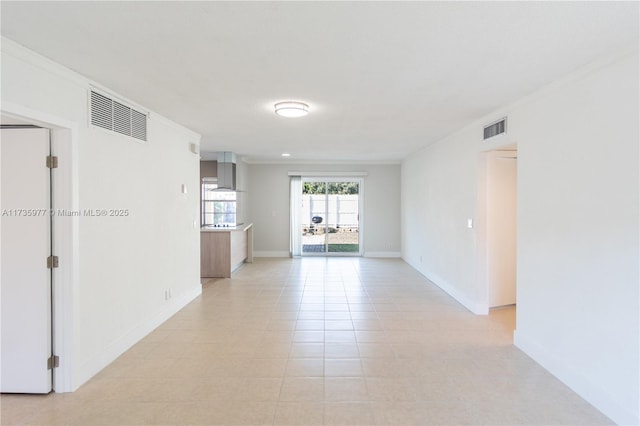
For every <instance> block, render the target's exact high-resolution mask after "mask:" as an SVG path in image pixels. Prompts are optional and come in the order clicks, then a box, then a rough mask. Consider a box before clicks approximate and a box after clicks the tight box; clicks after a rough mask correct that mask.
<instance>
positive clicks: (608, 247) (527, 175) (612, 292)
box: [402, 49, 640, 424]
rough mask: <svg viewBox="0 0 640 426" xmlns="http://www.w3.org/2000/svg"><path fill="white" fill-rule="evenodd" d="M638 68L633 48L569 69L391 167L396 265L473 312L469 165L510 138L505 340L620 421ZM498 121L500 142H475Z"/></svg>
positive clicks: (634, 348)
mask: <svg viewBox="0 0 640 426" xmlns="http://www.w3.org/2000/svg"><path fill="white" fill-rule="evenodd" d="M635 52H637V49H636V50H635ZM638 72H639V70H638V56H637V53H634V54H629V55H627V56H625V57H623V58H620V57H618V58H617V59H610V60H609V61H608V62H605V61H603V62H602V63H600V64H594V65H592V66H590V67H589V69H584V70H579V71H577V72H576V73H574V74H573V75H572V76H569V77H567V78H566V79H565V80H564V81H562V82H558V83H556V84H554V85H551V86H549V87H547V88H545V89H543V90H541V91H540V92H539V93H536V94H533V95H531V96H529V97H528V98H527V99H524V100H522V101H521V102H519V103H517V104H515V105H513V106H511V107H508V108H505V109H503V110H500V111H496V112H495V113H494V114H491V115H488V116H486V117H485V118H484V119H482V120H480V121H478V122H476V123H472V124H470V125H469V126H468V127H467V128H465V129H463V130H461V131H460V132H458V133H456V134H454V135H452V136H450V137H448V138H446V139H444V140H442V141H440V142H439V143H436V144H435V145H432V146H430V147H428V148H426V149H424V150H423V151H421V152H419V153H416V155H412V156H411V157H410V158H409V159H407V160H406V161H405V162H404V163H403V167H402V182H403V184H402V215H403V216H402V219H403V224H402V238H403V240H402V253H403V257H404V258H405V259H406V261H407V262H409V263H410V264H411V265H413V266H414V267H416V268H417V269H418V270H420V271H421V272H422V273H424V274H425V275H426V276H427V277H429V278H431V279H432V280H434V281H435V282H436V283H437V284H439V285H441V286H442V287H443V288H445V289H446V290H447V291H449V292H450V293H451V294H453V295H454V296H455V297H457V298H458V300H460V301H461V302H462V303H464V304H465V305H466V306H468V307H469V308H470V309H472V310H474V309H477V310H478V311H482V310H483V309H484V308H485V304H486V294H487V292H486V284H482V285H480V284H479V283H482V282H483V280H478V279H477V277H476V276H475V273H474V272H475V270H476V266H481V265H476V264H475V261H476V254H477V252H476V247H475V246H476V235H474V234H475V230H472V229H467V228H466V218H468V217H474V214H475V209H476V206H477V197H478V191H477V188H478V181H477V178H478V173H477V172H478V167H477V165H478V161H477V157H478V155H479V152H480V151H482V150H485V149H490V148H498V147H499V146H500V145H501V144H504V145H507V144H510V143H512V142H517V145H518V225H517V229H518V231H517V233H518V255H517V256H518V264H517V268H518V271H517V290H518V296H517V303H518V313H517V331H516V333H515V343H516V345H517V346H518V347H520V348H521V349H523V350H524V351H525V352H527V353H528V354H529V355H530V356H532V357H533V358H534V359H535V360H537V361H538V362H539V363H541V364H542V365H543V366H544V367H546V368H547V369H549V370H550V371H551V372H552V373H553V374H555V375H556V376H557V377H559V378H560V379H561V380H563V381H564V382H565V383H567V384H568V385H569V386H570V387H572V388H573V389H574V390H575V391H576V392H577V393H578V394H580V395H581V396H583V397H584V398H585V399H587V400H588V401H589V402H591V403H592V404H593V405H595V406H596V407H597V408H599V409H600V410H601V411H602V412H603V413H604V414H606V415H608V416H609V417H611V418H612V419H613V420H614V421H616V422H618V423H622V424H638V422H639V421H640V419H639V415H638V405H639V384H638V377H639V370H638V364H639V362H638V360H639V351H638V344H639V341H638V336H639V335H640V329H639V316H638V312H639V303H638V302H639V299H638V297H639V294H638V282H639V273H638V255H639V250H638V233H639V226H638V217H639V213H640V212H639V208H638V205H639V189H640V188H639V175H638V170H639V164H638V154H639V152H638V140H639V131H638V118H639V110H638V102H639V99H638V90H639V88H638V75H639V74H638ZM504 115H508V117H509V134H508V136H507V137H502V138H497V140H495V141H493V142H491V143H489V144H486V143H485V144H483V143H482V142H481V135H482V124H483V123H488V122H491V121H492V120H495V119H497V118H500V117H502V116H504ZM420 225H422V226H420ZM420 256H422V262H421V261H420ZM481 269H482V268H481V267H479V268H478V270H481Z"/></svg>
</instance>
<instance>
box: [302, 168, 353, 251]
mask: <svg viewBox="0 0 640 426" xmlns="http://www.w3.org/2000/svg"><path fill="white" fill-rule="evenodd" d="M305 182H327V183H331V182H358V252H357V253H356V252H329V251H324V252H322V253H305V252H304V251H303V249H302V240H300V244H301V247H300V255H301V256H303V257H361V256H363V254H364V247H363V243H362V242H363V240H364V227H363V223H364V178H363V177H362V176H329V175H327V176H323V175H318V176H302V177H301V186H303V185H304V183H305ZM300 195H301V196H302V194H300ZM325 196H326V193H325ZM327 202H328V200H325V209H326V203H327ZM326 225H327V224H325V226H326ZM297 232H300V230H298V231H297ZM325 235H326V234H325ZM325 245H326V241H325Z"/></svg>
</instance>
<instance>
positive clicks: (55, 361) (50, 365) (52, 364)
mask: <svg viewBox="0 0 640 426" xmlns="http://www.w3.org/2000/svg"><path fill="white" fill-rule="evenodd" d="M57 367H60V357H59V356H57V355H51V356H50V357H49V359H47V370H52V369H54V368H57Z"/></svg>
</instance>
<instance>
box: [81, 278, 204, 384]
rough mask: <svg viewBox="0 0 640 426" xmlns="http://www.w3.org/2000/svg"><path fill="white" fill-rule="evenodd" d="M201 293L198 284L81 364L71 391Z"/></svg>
mask: <svg viewBox="0 0 640 426" xmlns="http://www.w3.org/2000/svg"><path fill="white" fill-rule="evenodd" d="M201 293H202V285H201V284H200V283H198V284H197V285H196V286H194V287H193V288H192V289H191V290H190V291H188V292H187V293H184V294H182V295H181V296H180V297H176V299H175V300H173V301H171V302H169V303H168V304H167V306H166V307H165V308H164V309H162V311H161V312H159V313H158V314H157V315H155V316H153V317H151V318H149V319H147V320H145V321H143V322H141V323H140V324H138V325H136V326H135V327H133V328H132V329H131V330H130V331H129V332H127V333H125V334H124V335H123V336H121V337H120V338H118V339H116V340H115V341H114V342H112V343H111V344H109V345H108V346H107V347H106V348H104V350H101V351H100V352H99V353H97V354H96V355H95V356H93V357H91V359H89V360H88V361H87V362H85V363H84V364H82V365H81V366H80V368H78V369H77V370H76V371H77V372H78V374H77V375H76V377H75V380H74V383H73V389H72V390H74V391H75V390H76V389H78V388H79V387H80V386H81V385H82V384H84V383H85V382H87V381H88V380H89V379H91V378H92V377H93V376H95V375H96V374H97V373H99V372H100V371H101V370H102V369H103V368H105V367H106V366H108V365H109V364H111V363H112V362H113V361H114V360H115V359H116V358H118V357H119V356H120V355H122V354H123V353H124V352H126V351H127V350H128V349H130V348H131V347H132V346H133V345H135V344H136V343H138V342H139V341H140V340H141V339H142V338H144V337H145V336H147V335H148V334H149V333H151V332H152V331H153V330H155V329H156V328H157V327H158V326H160V325H161V324H162V323H164V322H165V321H166V320H168V319H169V318H171V317H172V316H173V315H175V313H176V312H178V311H179V310H180V309H182V308H183V307H185V306H186V305H187V304H188V303H189V302H191V301H192V300H193V299H195V298H196V297H198V296H199V295H200V294H201Z"/></svg>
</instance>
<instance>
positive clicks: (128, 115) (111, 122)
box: [91, 90, 147, 141]
mask: <svg viewBox="0 0 640 426" xmlns="http://www.w3.org/2000/svg"><path fill="white" fill-rule="evenodd" d="M91 124H93V125H94V126H98V127H102V128H103V129H107V130H111V131H113V132H116V133H120V134H123V135H127V136H131V137H133V138H136V139H140V140H143V141H146V140H147V115H146V114H144V113H142V112H140V111H136V110H135V109H133V108H131V107H129V106H127V105H124V104H122V103H120V102H118V101H115V100H113V99H111V98H109V97H107V96H105V95H103V94H101V93H98V92H94V91H93V90H92V91H91Z"/></svg>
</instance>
